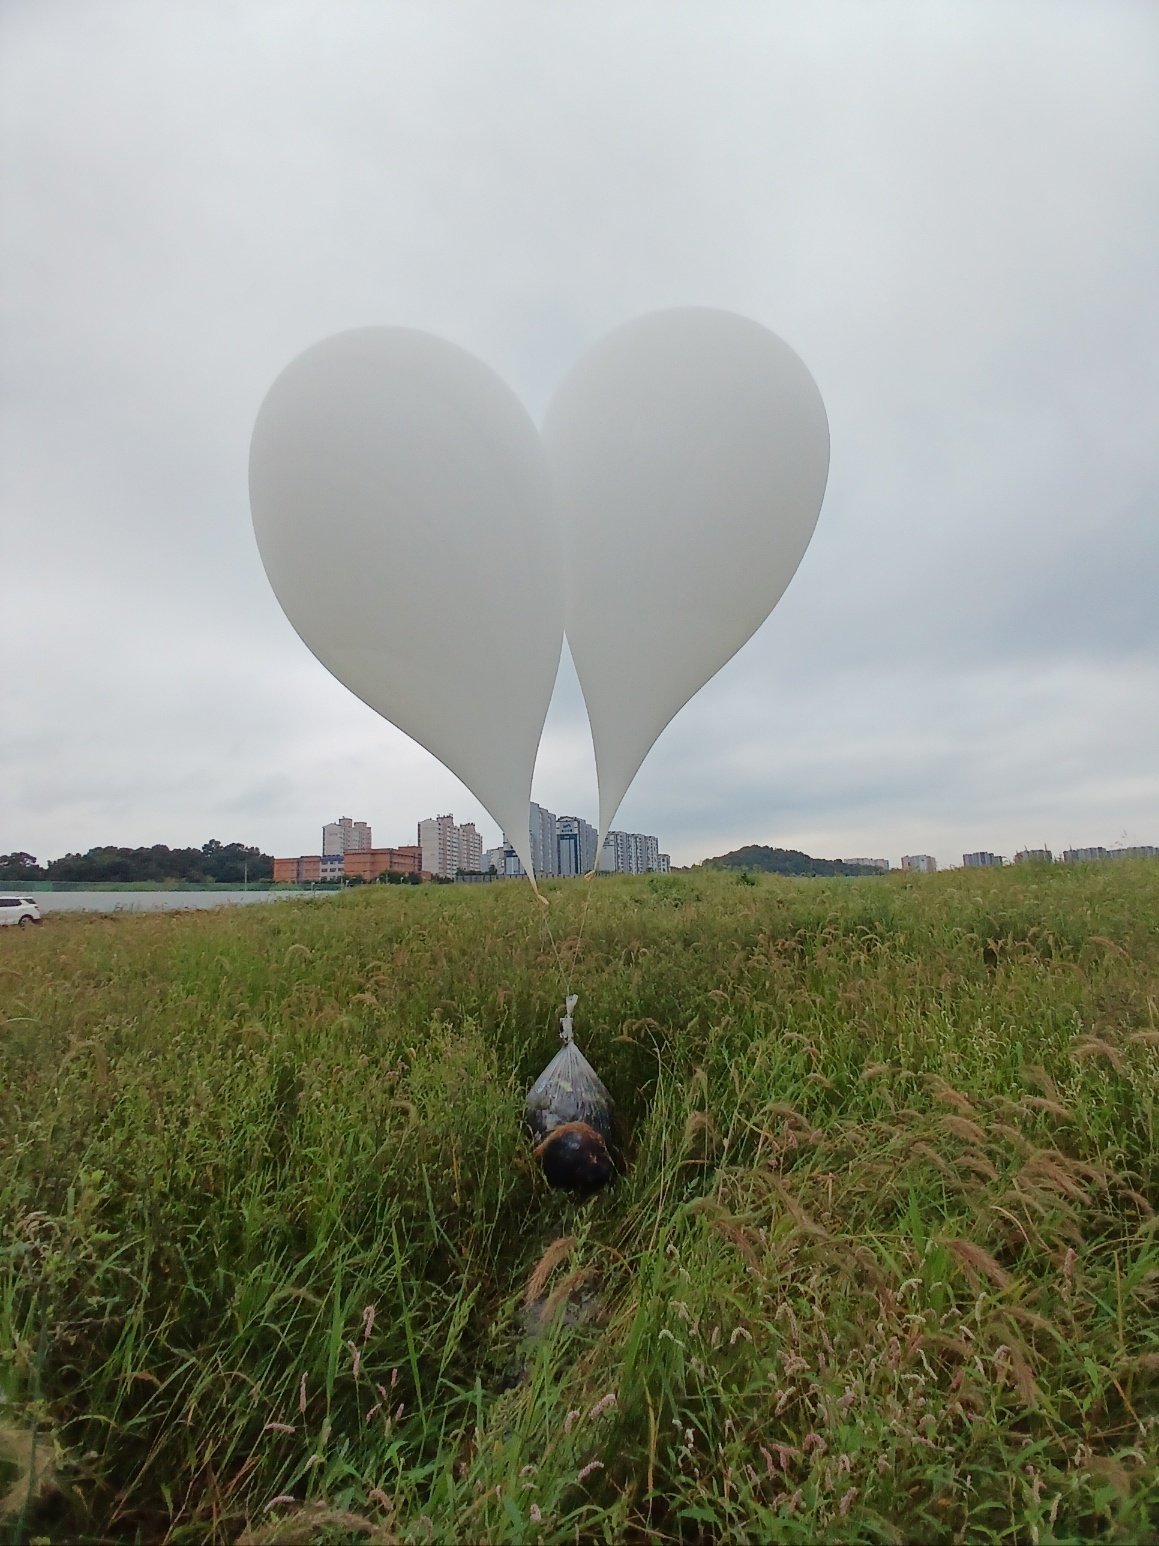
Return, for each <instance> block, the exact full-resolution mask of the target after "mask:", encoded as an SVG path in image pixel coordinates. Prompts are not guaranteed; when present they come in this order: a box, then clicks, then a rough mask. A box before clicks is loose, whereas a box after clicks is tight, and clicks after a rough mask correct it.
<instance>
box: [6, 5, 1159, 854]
mask: <svg viewBox="0 0 1159 1546" xmlns="http://www.w3.org/2000/svg"><path fill="white" fill-rule="evenodd" d="M0 29H2V37H0V44H2V46H0V181H2V185H3V188H4V190H5V192H4V195H3V197H4V205H3V209H2V211H0V394H2V396H0V408H2V414H3V417H2V431H0V432H2V435H3V440H2V443H0V458H2V470H0V477H2V488H0V497H2V499H3V517H2V520H3V525H2V527H0V543H2V553H0V559H2V565H3V572H4V574H5V576H6V577H7V578H8V581H9V583H8V585H7V587H6V606H5V617H6V622H7V625H8V626H9V627H11V628H13V629H15V630H16V633H17V636H18V637H19V638H21V640H22V641H23V640H27V645H26V646H25V645H22V652H23V653H24V663H23V665H22V668H21V669H20V670H19V671H14V672H10V671H8V670H7V669H6V670H5V672H4V674H3V677H2V678H0V710H2V718H3V723H4V730H5V734H4V736H3V738H2V739H3V746H2V748H0V759H2V765H0V780H2V784H0V787H2V788H3V790H4V794H3V798H2V799H0V850H5V849H7V848H9V847H16V846H19V847H25V848H31V849H32V850H33V851H36V852H39V853H40V854H41V855H42V856H49V855H52V854H55V853H57V852H62V851H64V850H65V849H66V848H83V847H87V846H88V845H89V844H91V843H95V842H98V841H112V842H127V843H136V842H151V841H169V842H174V843H176V842H186V841H203V840H204V839H205V838H206V837H208V836H210V835H218V836H220V837H222V838H231V837H243V838H245V839H247V840H252V841H255V842H258V843H261V844H262V845H263V846H265V847H267V848H270V849H273V850H275V851H277V852H296V851H309V850H311V849H312V848H314V847H315V846H316V843H317V839H318V826H319V824H320V823H321V821H322V820H324V819H328V818H329V817H332V816H333V815H335V814H337V812H338V810H339V809H341V810H343V811H347V812H349V813H351V814H354V815H360V816H366V817H368V818H369V819H370V820H371V821H372V822H373V823H374V826H375V829H376V833H377V834H378V835H379V836H380V837H381V838H382V839H383V840H386V841H391V840H393V841H401V840H403V839H404V838H407V837H409V836H410V835H411V834H412V830H413V825H414V822H415V820H416V819H417V818H418V817H419V816H421V815H424V814H428V813H430V811H432V810H433V809H434V808H435V807H436V806H437V807H438V808H439V809H454V810H455V811H456V813H457V814H459V815H460V817H461V818H466V817H470V816H473V817H475V819H477V820H480V821H482V822H483V825H484V828H485V830H487V831H488V832H490V831H491V824H490V823H489V822H488V821H487V820H486V819H485V818H484V817H483V813H482V812H481V811H480V810H479V809H478V807H477V805H476V804H475V802H473V801H472V799H471V798H470V796H469V795H467V794H466V793H465V792H464V791H463V790H462V787H461V786H460V785H458V783H457V782H456V781H455V780H454V779H453V778H452V777H451V776H450V775H449V774H446V773H444V771H443V770H441V769H439V768H437V767H435V766H434V765H433V764H432V761H431V759H430V758H429V757H427V756H426V755H425V754H423V753H422V752H421V751H419V750H417V749H416V748H414V747H413V746H411V745H410V743H408V742H406V741H405V739H404V738H403V737H401V736H399V735H398V734H397V732H395V731H393V730H392V729H391V728H390V727H389V726H386V725H384V724H382V723H381V722H380V721H378V720H376V719H375V718H374V716H373V715H371V714H370V712H369V711H368V710H365V709H364V708H363V707H362V706H361V705H359V704H358V703H356V702H354V701H353V700H352V699H350V698H349V695H348V694H346V693H345V692H344V691H343V689H341V688H340V687H339V686H338V685H337V684H335V683H334V682H333V681H332V680H331V679H330V678H329V677H328V676H327V675H326V673H325V672H324V671H323V670H322V669H321V668H320V667H319V666H317V665H316V664H315V663H314V662H313V661H312V660H311V659H310V657H309V656H308V654H307V653H306V652H305V650H304V647H303V646H301V645H300V644H299V642H298V641H297V639H296V638H295V636H294V635H293V633H292V631H291V630H290V629H289V627H288V625H287V624H286V623H285V621H284V619H282V617H281V614H280V612H279V610H278V608H277V605H276V602H275V601H274V600H273V598H272V596H271V595H270V593H269V589H268V586H267V585H266V582H265V578H264V575H263V573H262V570H261V565H260V563H259V561H258V558H257V554H256V549H255V547H254V544H253V539H252V535H251V532H250V529H249V519H248V509H247V494H246V458H247V448H248V440H249V433H250V428H251V426H252V423H253V418H254V414H255V412H256V409H257V406H258V404H259V402H260V401H261V398H262V396H263V394H264V392H265V390H266V388H267V386H268V385H269V383H270V381H271V380H272V379H273V377H274V375H275V374H276V373H277V372H278V371H279V370H280V369H281V367H282V366H283V365H284V364H285V363H286V362H287V360H288V359H289V358H290V357H292V356H293V355H294V354H295V353H297V352H298V351H299V350H300V349H302V348H303V347H305V346H306V345H308V344H309V343H311V342H312V341H314V340H315V339H316V338H318V337H320V336H322V335H324V334H326V333H328V332H331V331H334V330H336V329H338V328H342V327H347V326H353V325H358V324H362V323H366V322H375V321H393V322H400V323H404V324H407V325H411V326H418V327H425V328H429V329H431V330H433V331H435V332H439V333H443V334H445V335H446V336H448V337H450V338H453V339H455V340H456V341H457V342H459V343H461V344H463V345H464V346H465V347H467V348H470V349H472V350H474V351H475V352H476V353H478V354H479V355H480V356H481V357H482V358H484V359H486V360H487V361H488V362H489V363H491V364H492V365H493V366H494V367H495V368H496V369H497V370H498V371H499V372H500V373H501V374H502V375H504V376H505V378H506V379H507V380H508V381H509V382H510V383H511V385H512V386H513V387H514V388H515V389H516V390H517V391H518V392H519V393H520V395H521V396H522V397H523V399H524V401H525V402H526V404H527V406H528V408H529V409H530V410H531V411H532V413H533V414H535V415H540V414H542V412H543V410H544V408H545V406H546V404H547V402H548V401H549V399H550V396H551V393H552V391H553V390H554V388H555V386H556V384H557V383H558V381H559V380H560V379H561V377H562V376H563V375H564V374H565V372H566V371H567V369H568V368H569V366H570V365H571V364H572V363H573V361H574V360H575V359H576V358H577V357H578V356H579V355H580V354H581V353H582V352H583V350H584V349H585V348H586V347H587V346H588V345H589V344H590V343H592V342H594V341H595V339H596V338H597V337H599V336H600V334H601V333H603V332H604V331H605V330H606V329H608V328H609V327H611V326H614V325H615V324H616V323H618V322H620V321H622V320H624V319H625V318H627V317H629V316H631V315H633V314H635V313H638V312H641V311H646V310H650V309H654V308H657V307H661V306H667V305H673V304H686V303H693V304H710V305H720V306H726V307H730V308H732V309H735V310H738V311H742V312H746V313H748V314H750V315H753V316H755V317H757V318H759V319H760V320H762V321H764V322H766V323H767V324H768V325H769V326H771V327H773V328H774V329H776V330H777V331H778V332H780V333H782V334H783V336H785V337H786V338H787V339H788V340H789V341H790V342H791V343H792V344H793V345H794V347H795V348H797V349H798V351H799V352H800V353H801V354H802V356H803V357H804V358H805V360H806V361H807V362H808V363H809V365H810V367H811V369H812V370H813V372H814V374H815V376H816V378H817V380H818V383H819V384H820V386H821V389H822V393H823V395H824V397H825V400H826V404H827V408H828V411H829V415H830V421H831V428H832V439H833V466H832V473H831V479H830V488H829V493H828V496H827V500H826V506H825V509H824V511H823V513H822V517H821V522H820V525H819V527H818V532H817V536H816V538H815V540H814V542H813V545H812V547H811V549H810V552H809V553H808V554H807V555H806V558H805V561H804V563H803V564H802V567H801V570H800V573H799V574H798V576H797V578H796V580H795V581H794V583H793V585H792V586H791V587H790V590H789V592H788V593H787V595H786V596H785V598H784V600H783V602H782V603H781V605H780V606H779V607H778V609H777V611H776V613H775V614H774V616H773V617H772V619H770V621H769V623H768V624H766V625H765V627H764V628H763V629H762V630H761V631H760V633H759V634H758V636H757V638H756V639H754V640H753V641H752V642H751V643H750V644H749V645H748V646H747V647H746V648H745V650H744V651H742V653H741V654H740V655H739V656H738V657H737V658H736V659H735V660H734V661H733V662H732V663H731V664H730V665H729V666H728V667H726V669H725V671H724V672H722V673H721V676H720V677H719V678H718V679H717V681H716V682H714V683H712V684H710V685H709V686H708V687H707V688H706V689H704V691H703V692H702V693H701V694H700V695H699V696H698V697H697V699H695V700H694V702H693V703H692V704H691V705H690V706H689V708H688V709H687V710H686V711H685V712H684V714H683V715H682V716H680V718H679V719H678V720H677V721H676V723H674V724H673V726H672V727H671V728H670V729H669V730H668V731H667V732H666V733H665V735H664V736H663V737H662V738H661V740H660V742H659V744H658V745H657V747H656V749H655V751H654V752H653V754H652V756H651V757H650V759H649V761H648V762H647V763H646V765H645V767H644V769H643V770H642V772H641V774H640V775H639V778H638V780H637V783H636V785H635V787H634V788H633V790H632V791H631V792H630V793H629V796H628V799H627V801H626V802H625V806H624V810H623V812H622V819H623V821H624V822H626V823H628V824H630V825H632V826H638V827H642V828H644V829H646V830H649V831H656V832H657V833H658V834H659V835H660V837H661V840H662V844H663V845H667V846H670V847H671V849H672V851H673V853H674V854H675V855H676V856H677V857H678V858H681V859H686V860H687V859H695V858H698V857H701V856H702V855H703V854H704V853H707V852H714V851H719V849H720V848H721V847H727V846H733V844H734V843H736V842H743V841H753V840H756V841H768V842H790V841H793V842H797V843H799V844H800V845H801V846H806V847H811V848H812V849H813V851H815V852H841V851H843V852H850V851H857V852H866V851H871V852H884V853H888V854H890V855H892V856H893V857H896V856H897V855H898V854H900V852H902V851H910V850H918V849H921V850H927V851H931V852H935V853H937V854H938V855H939V857H942V858H945V859H949V858H952V857H954V855H955V854H959V853H960V852H961V851H962V849H963V848H972V847H983V846H984V847H996V848H1006V849H1009V848H1012V847H1014V846H1018V845H1020V844H1021V843H1022V842H1023V841H1031V840H1033V841H1035V842H1037V841H1041V840H1043V837H1044V836H1049V837H1050V838H1052V839H1053V840H1055V841H1076V842H1078V841H1084V842H1085V841H1089V842H1110V841H1113V840H1114V839H1115V838H1116V837H1118V835H1119V833H1120V832H1121V831H1124V830H1126V831H1128V832H1132V833H1134V834H1135V835H1136V836H1137V837H1138V839H1139V840H1141V841H1159V838H1157V837H1156V830H1157V827H1156V823H1157V821H1159V799H1157V795H1159V784H1157V782H1156V777H1155V775H1154V774H1153V773H1152V772H1151V770H1152V769H1154V768H1155V767H1157V766H1159V756H1157V755H1156V753H1157V752H1159V745H1157V743H1156V732H1155V731H1154V730H1153V729H1152V721H1154V720H1155V718H1156V716H1155V714H1154V704H1155V702H1156V687H1157V686H1159V681H1157V664H1156V662H1157V658H1159V652H1157V649H1156V646H1157V644H1159V639H1157V636H1156V630H1157V623H1156V617H1157V609H1156V607H1155V605H1154V595H1155V583H1156V577H1157V575H1159V520H1157V517H1156V493H1157V490H1159V449H1157V446H1156V437H1155V434H1154V424H1155V422H1156V408H1157V406H1159V301H1157V299H1156V297H1157V296H1159V283H1157V280H1159V272H1157V270H1159V261H1157V257H1159V239H1157V232H1159V137H1157V136H1156V134H1155V131H1154V102H1155V101H1156V100H1157V99H1159V46H1157V45H1159V19H1157V14H1156V12H1155V11H1154V8H1153V7H1152V6H1150V5H1149V4H1146V3H1143V0H1140V3H1139V4H1127V3H1121V4H1115V3H1108V4H1103V5H1100V6H1098V7H1092V6H1088V5H1080V4H1077V3H1070V4H1068V3H1058V0H1051V3H1043V4H1032V3H1024V4H1015V5H1010V6H1005V7H997V6H995V7H991V6H987V5H967V4H959V5H954V4H946V5H942V6H928V5H920V4H916V3H915V4H895V5H881V6H875V7H872V8H868V7H864V6H861V5H855V4H847V5H832V6H827V7H824V8H821V7H811V8H800V9H799V10H798V11H797V12H793V11H790V10H787V9H784V8H759V7H749V6H743V5H739V4H737V5H725V6H723V7H721V6H717V7H714V8H713V9H712V13H711V15H710V14H709V13H708V11H706V10H705V9H704V8H702V7H700V6H697V5H691V4H688V5H681V4H676V5H673V4H665V5H663V6H661V5H658V4H647V5H645V4H628V5H626V6H621V7H616V8H608V9H606V10H602V11H593V10H592V9H591V8H582V9H581V8H575V9H568V10H559V9H548V8H544V7H540V6H535V5H532V4H530V3H528V4H518V5H517V4H503V3H495V0H492V3H489V4H487V5H482V4H479V5H454V6H451V5H441V4H437V3H435V4H432V3H423V4H421V5H420V4H399V3H388V4H385V5H371V4H351V5H348V6H344V7H341V8H328V9H327V8H320V7H316V6H311V5H309V4H307V3H305V0H303V3H301V4H300V5H295V4H280V5H277V6H274V5H262V4H257V5H252V6H247V7H245V8H244V9H240V8H238V7H235V6H233V5H228V4H225V3H224V0H222V3H210V4H206V5H202V6H198V7H195V8H194V7H185V6H178V5H175V4H174V5H157V4H155V3H154V4H144V3H140V4H124V3H118V0H112V3H109V4H105V5H102V6H100V7H93V6H87V5H83V4H79V3H75V4H71V5H70V4H65V3H58V4H56V5H54V6H52V7H45V6H43V5H38V4H34V3H32V0H23V3H21V0H10V3H9V4H8V5H7V6H6V7H5V8H4V12H3V14H2V16H0ZM536 793H537V796H538V797H540V798H542V799H543V800H544V801H545V802H546V803H548V804H550V805H552V806H553V807H554V808H556V809H560V810H563V809H579V810H581V811H589V812H591V811H594V808H595V791H594V778H593V776H592V772H591V756H590V747H589V746H588V745H587V741H586V732H585V730H584V727H583V720H582V707H581V704H580V699H579V694H578V689H577V688H576V686H575V684H574V679H573V678H571V677H568V676H567V675H566V673H565V676H564V678H562V679H561V689H560V691H559V693H558V694H557V699H556V702H555V705H554V707H553V710H552V713H551V716H550V718H549V724H548V734H547V736H546V738H545V742H544V745H543V748H542V750H541V755H540V762H539V772H538V776H537V785H536Z"/></svg>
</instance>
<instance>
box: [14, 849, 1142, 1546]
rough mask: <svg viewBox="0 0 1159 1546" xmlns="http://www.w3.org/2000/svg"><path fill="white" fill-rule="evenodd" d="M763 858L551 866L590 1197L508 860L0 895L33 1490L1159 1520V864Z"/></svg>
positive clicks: (470, 1529)
mask: <svg viewBox="0 0 1159 1546" xmlns="http://www.w3.org/2000/svg"><path fill="white" fill-rule="evenodd" d="M746 880H747V878H746ZM746 880H742V879H740V878H738V877H737V876H735V875H728V874H722V873H701V872H694V873H692V874H688V875H682V876H656V877H650V878H640V879H639V880H623V881H620V880H616V879H607V880H600V881H598V882H596V883H595V885H594V888H593V889H592V890H591V893H590V912H589V913H588V916H587V920H586V927H585V928H584V931H583V937H582V943H581V944H580V945H579V946H578V949H577V948H576V944H575V941H576V936H577V932H578V930H579V927H580V919H581V913H582V909H583V905H584V902H585V899H586V898H587V897H588V895H589V892H588V887H587V885H586V884H583V883H571V884H570V885H568V884H559V885H556V886H555V887H553V888H552V889H551V890H550V892H549V894H550V897H551V908H550V913H549V916H550V919H551V926H552V930H553V931H554V934H555V936H556V939H557V941H558V946H559V956H560V957H562V959H563V960H564V961H567V960H569V959H570V958H571V956H572V954H573V953H574V954H576V956H577V960H576V966H575V971H574V982H573V986H574V989H575V991H577V992H578V993H579V995H580V998H579V1006H578V1009H577V1012H576V1031H577V1039H578V1040H579V1041H580V1044H581V1046H582V1047H583V1048H584V1050H585V1052H586V1053H587V1054H588V1056H589V1057H590V1059H591V1060H592V1062H593V1063H594V1064H595V1066H596V1068H597V1069H598V1071H599V1072H600V1074H601V1076H602V1077H603V1079H604V1081H605V1083H606V1084H607V1085H608V1086H609V1087H610V1089H611V1091H612V1093H613V1095H614V1096H615V1098H616V1100H617V1102H618V1106H619V1110H620V1116H621V1121H622V1128H623V1142H624V1147H625V1153H626V1172H625V1174H624V1175H623V1177H622V1179H620V1180H619V1181H618V1182H617V1184H616V1185H615V1186H614V1187H613V1188H612V1189H611V1190H610V1191H609V1192H607V1193H605V1194H604V1195H603V1196H601V1197H599V1198H597V1199H596V1200H595V1201H594V1202H592V1203H591V1204H589V1205H587V1206H585V1207H583V1208H579V1207H576V1206H575V1205H573V1204H571V1203H569V1202H568V1201H566V1200H565V1199H563V1198H562V1197H560V1196H558V1195H557V1194H554V1193H551V1192H550V1191H548V1190H547V1188H546V1187H545V1186H544V1184H543V1182H542V1180H541V1179H540V1178H539V1176H538V1175H537V1173H536V1169H535V1165H534V1162H533V1161H532V1159H531V1157H530V1154H529V1145H528V1143H527V1140H526V1138H525V1136H524V1134H523V1132H522V1130H521V1122H520V1118H521V1109H522V1099H523V1093H524V1091H525V1089H526V1087H527V1086H528V1084H529V1083H530V1082H531V1080H532V1079H533V1077H534V1076H535V1075H536V1074H537V1073H538V1072H539V1070H540V1068H541V1067H542V1066H543V1064H544V1063H545V1062H546V1061H547V1059H548V1058H549V1057H550V1056H551V1055H552V1053H553V1052H554V1050H555V1048H556V1046H557V1040H556V1030H555V1020H556V1017H557V1016H558V1014H559V1013H560V1011H561V1004H562V997H563V984H562V981H561V975H560V970H559V964H558V959H557V953H556V950H555V948H553V946H552V943H551V941H550V940H549V939H548V937H547V935H546V933H545V931H544V924H543V921H542V910H541V909H540V908H539V907H538V905H537V904H536V903H535V901H534V899H533V897H532V896H531V894H530V888H528V887H526V886H524V885H515V884H510V885H496V886H480V887H444V888H438V887H423V888H421V889H419V888H414V889H412V888H409V887H407V888H403V887H390V888H385V887H383V888H378V887H376V888H373V889H369V888H368V889H366V890H364V891H362V892H357V893H356V892H352V893H349V894H347V895H344V896H342V897H339V898H334V899H331V900H328V901H325V902H318V903H297V902H282V903H279V905H278V906H276V907H273V906H271V907H257V908H249V909H245V910H240V909H239V910H236V911H222V912H213V913H203V914H194V915H189V914H185V915H180V916H168V915H153V916H123V917H119V918H108V917H92V916H76V915H70V916H65V917H59V918H58V917H53V918H51V919H50V920H49V922H47V923H46V924H45V925H44V926H43V927H42V928H41V929H39V930H17V929H8V930H4V931H2V933H0V1025H2V1031H3V1035H2V1040H0V1222H2V1230H3V1234H2V1238H0V1448H2V1451H3V1454H4V1457H5V1462H4V1463H5V1467H6V1469H5V1471H4V1472H3V1473H2V1474H0V1498H2V1499H3V1501H2V1502H0V1509H2V1511H3V1514H4V1521H5V1522H4V1523H3V1525H0V1532H2V1531H4V1530H7V1531H8V1532H9V1534H10V1535H12V1536H13V1538H15V1539H16V1540H36V1539H43V1540H48V1541H66V1540H67V1541H76V1540H117V1541H137V1540H139V1541H154V1540H161V1539H166V1540H170V1541H174V1542H203V1541H222V1542H225V1541H231V1542H232V1541H242V1542H248V1543H250V1546H259V1543H270V1546H272V1543H275V1542H291V1541H335V1542H337V1541H355V1540H362V1541H371V1542H392V1541H395V1540H414V1541H428V1540H434V1541H451V1540H463V1541H472V1540H487V1541H526V1542H534V1541H537V1540H542V1541H544V1542H555V1541H574V1540H580V1541H586V1540H627V1541H696V1542H702V1541H714V1540H731V1541H743V1540H752V1541H785V1542H802V1543H804V1542H813V1541H826V1540H834V1541H836V1540H851V1541H852V1540H855V1541H871V1542H872V1541H887V1542H888V1541H898V1542H903V1541H905V1542H908V1541H930V1542H935V1541H936V1542H941V1541H995V1542H997V1541H1008V1542H1022V1541H1026V1542H1034V1543H1044V1542H1050V1541H1078V1540H1084V1541H1085V1540H1091V1539H1098V1540H1108V1541H1140V1542H1142V1541H1146V1540H1151V1539H1154V1538H1155V1536H1156V1534H1157V1533H1159V1220H1157V1218H1156V1210H1157V1209H1159V1163H1157V1159H1156V1137H1157V1134H1156V1085H1157V1080H1159V865H1156V864H1148V863H1147V862H1146V861H1143V862H1141V863H1138V864H1134V865H1132V864H1130V863H1126V862H1123V863H1117V864H1114V865H1111V864H1105V865H1101V866H1091V867H1079V868H1070V867H1066V868H1064V867H1057V868H1042V869H1038V868H1026V869H1018V870H1008V871H996V872H972V873H955V874H949V875H938V876H932V877H924V876H918V877H904V876H896V877H891V878H889V879H880V880H852V881H851V880H838V881H816V880H809V881H788V880H778V879H774V878H762V879H760V880H758V881H757V882H756V883H755V884H750V883H746ZM5 1494H6V1496H5Z"/></svg>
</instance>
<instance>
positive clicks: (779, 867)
mask: <svg viewBox="0 0 1159 1546" xmlns="http://www.w3.org/2000/svg"><path fill="white" fill-rule="evenodd" d="M702 867H703V868H704V869H706V870H765V871H767V872H768V873H769V874H770V875H877V874H880V871H878V870H872V869H870V868H869V866H868V865H865V864H846V863H845V861H844V860H843V859H814V858H813V857H812V855H811V854H803V853H802V852H801V851H800V849H799V848H766V847H764V846H763V845H762V844H760V843H751V844H750V845H749V846H748V847H747V848H736V849H734V850H733V851H732V853H730V854H721V855H719V857H718V858H716V859H705V860H703V861H702Z"/></svg>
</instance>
